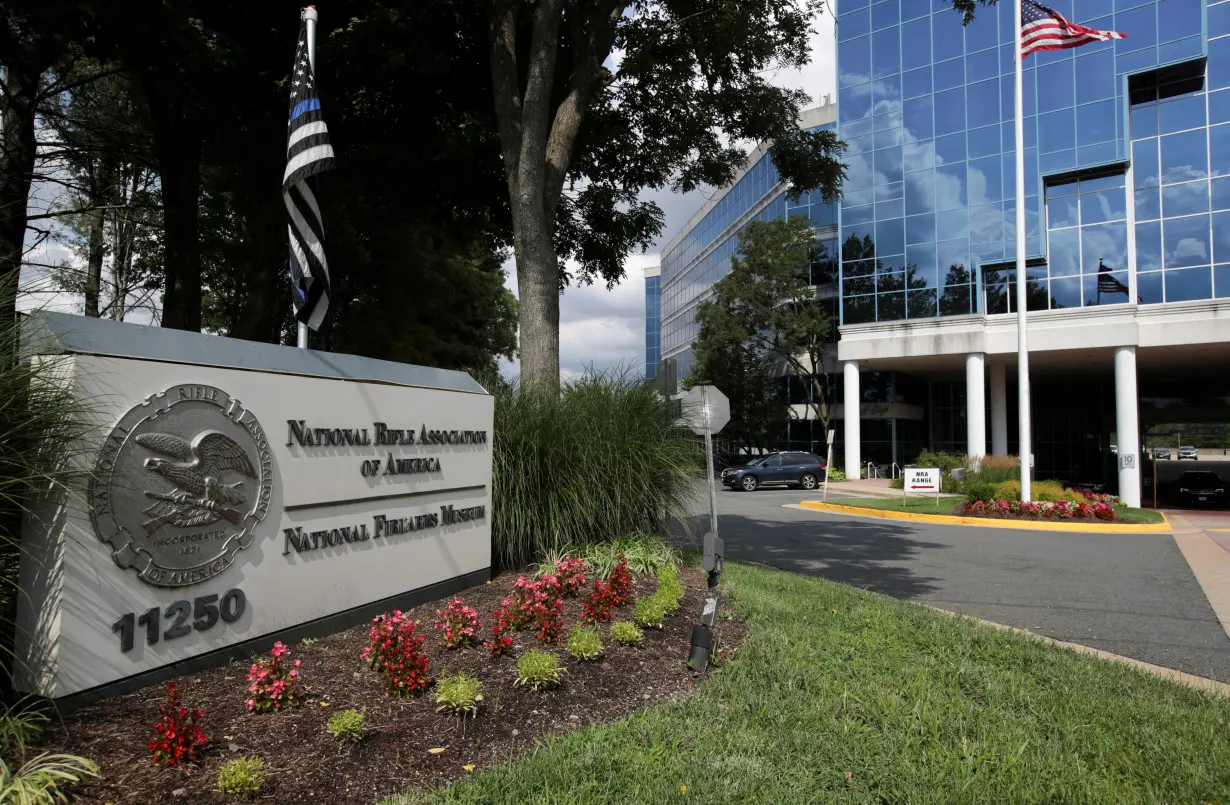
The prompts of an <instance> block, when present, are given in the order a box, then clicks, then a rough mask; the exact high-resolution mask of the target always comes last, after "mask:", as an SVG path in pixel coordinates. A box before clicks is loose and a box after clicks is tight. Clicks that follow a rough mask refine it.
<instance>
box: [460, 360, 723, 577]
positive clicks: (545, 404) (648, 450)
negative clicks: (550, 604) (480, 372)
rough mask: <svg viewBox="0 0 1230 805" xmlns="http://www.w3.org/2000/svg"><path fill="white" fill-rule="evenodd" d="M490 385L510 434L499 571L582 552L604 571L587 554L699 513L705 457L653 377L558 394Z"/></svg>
mask: <svg viewBox="0 0 1230 805" xmlns="http://www.w3.org/2000/svg"><path fill="white" fill-rule="evenodd" d="M484 385H485V386H486V388H487V389H488V390H489V391H491V392H492V394H493V395H494V396H495V426H494V427H495V432H496V433H498V434H500V438H499V439H497V440H495V442H494V447H493V455H492V458H493V462H492V490H491V491H492V496H493V497H494V499H497V500H499V501H500V505H499V506H498V507H496V508H495V510H494V514H493V519H492V523H491V531H492V534H491V536H492V554H493V555H492V560H493V563H494V564H496V565H497V566H498V567H501V568H517V567H524V566H526V565H528V564H530V563H532V562H536V561H539V560H540V559H541V558H542V557H544V556H548V555H552V554H558V553H561V552H563V551H565V550H572V551H573V555H574V556H578V557H580V558H583V559H585V560H586V562H587V563H588V564H589V565H590V568H591V571H593V572H598V571H597V568H596V567H595V566H594V563H593V562H590V561H589V556H588V555H586V554H585V553H584V548H585V546H588V545H590V544H592V543H601V542H605V541H607V540H609V539H610V537H611V535H613V534H631V533H635V532H636V531H637V530H639V529H641V528H644V527H646V525H647V524H648V526H649V528H650V529H651V530H655V529H657V528H658V527H659V526H661V525H662V524H663V523H665V522H668V521H669V519H670V518H672V517H674V516H676V515H679V516H686V514H687V513H688V512H689V511H690V506H691V501H692V497H693V494H694V490H695V484H696V481H697V479H699V478H700V477H701V475H702V472H703V466H704V456H703V454H702V452H701V449H700V445H699V443H698V442H697V440H696V439H694V438H691V437H690V436H684V435H683V434H682V433H681V432H680V431H679V430H678V429H677V428H676V427H675V423H676V421H677V420H678V418H679V413H678V410H677V408H678V404H677V403H676V402H675V401H673V400H669V399H666V398H664V397H663V396H661V395H660V394H659V393H658V391H657V389H655V388H653V387H652V386H651V385H649V384H646V383H645V382H644V380H643V378H641V377H637V376H634V375H633V374H632V373H631V372H629V373H627V374H626V375H617V374H613V373H606V374H594V373H590V374H587V375H586V376H585V377H584V378H582V379H580V380H576V381H568V382H565V383H563V384H562V387H554V388H551V389H547V388H546V387H541V388H540V387H534V386H521V385H519V384H516V383H507V382H504V381H502V380H499V379H495V378H492V380H491V382H488V383H485V384H484ZM606 570H607V571H609V567H608V568H606ZM604 575H605V574H604Z"/></svg>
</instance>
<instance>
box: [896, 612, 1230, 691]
mask: <svg viewBox="0 0 1230 805" xmlns="http://www.w3.org/2000/svg"><path fill="white" fill-rule="evenodd" d="M919 606H923V607H926V608H927V609H930V610H931V611H933V612H939V613H941V614H944V615H948V616H951V617H953V618H958V619H960V620H969V621H973V622H974V623H977V624H979V625H981V626H989V627H991V628H992V629H999V630H1000V631H1004V632H1015V633H1017V634H1020V635H1026V636H1028V637H1033V638H1035V639H1037V640H1041V641H1043V642H1045V643H1050V644H1051V645H1053V646H1059V647H1060V648H1063V649H1067V650H1068V651H1075V652H1076V653H1077V654H1085V655H1087V656H1090V657H1097V658H1098V659H1101V660H1107V661H1108V662H1117V663H1122V664H1124V665H1130V666H1132V667H1133V668H1137V669H1139V670H1141V671H1144V672H1146V673H1149V674H1153V675H1154V676H1157V677H1161V678H1162V679H1167V680H1169V681H1171V682H1174V683H1176V684H1179V685H1185V686H1186V687H1189V688H1194V689H1196V690H1199V691H1202V692H1204V693H1208V694H1210V695H1213V696H1221V697H1224V698H1227V699H1230V685H1228V684H1226V683H1225V682H1218V681H1217V680H1216V679H1209V678H1208V677H1203V676H1196V675H1195V674H1187V673H1184V672H1183V671H1176V670H1175V669H1174V668H1166V667H1164V666H1161V665H1153V664H1152V663H1147V662H1143V661H1141V660H1134V659H1132V658H1131V657H1124V656H1123V655H1122V654H1111V653H1110V652H1109V651H1102V650H1101V649H1096V648H1090V647H1089V646H1082V645H1081V644H1080V643H1068V642H1066V641H1063V640H1056V639H1055V638H1053V637H1047V636H1046V635H1041V634H1038V633H1037V632H1031V631H1029V630H1028V629H1019V628H1017V627H1015V626H1008V625H1006V624H1003V623H996V622H995V621H988V620H983V619H982V618H975V617H974V616H973V615H966V614H964V613H961V612H953V611H952V610H949V609H940V608H939V607H937V606H932V605H931V604H921V603H920V604H919Z"/></svg>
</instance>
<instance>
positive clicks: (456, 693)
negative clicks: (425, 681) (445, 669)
mask: <svg viewBox="0 0 1230 805" xmlns="http://www.w3.org/2000/svg"><path fill="white" fill-rule="evenodd" d="M482 700H483V683H482V681H481V680H479V678H478V677H476V676H473V675H472V674H468V673H466V672H465V671H459V672H458V673H456V674H454V675H453V676H448V675H445V676H442V677H440V680H439V681H438V682H436V704H437V705H439V706H438V707H437V708H436V712H437V713H451V714H452V715H455V716H461V717H462V718H465V717H466V716H476V715H478V703H479V702H481V701H482Z"/></svg>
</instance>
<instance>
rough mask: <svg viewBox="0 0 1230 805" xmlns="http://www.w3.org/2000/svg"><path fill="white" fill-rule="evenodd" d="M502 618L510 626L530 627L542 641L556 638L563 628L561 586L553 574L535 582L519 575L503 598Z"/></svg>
mask: <svg viewBox="0 0 1230 805" xmlns="http://www.w3.org/2000/svg"><path fill="white" fill-rule="evenodd" d="M504 610H505V618H506V620H507V621H508V623H509V626H510V627H511V628H513V629H526V628H529V627H530V626H533V627H534V628H536V629H537V630H538V639H539V640H541V641H542V642H544V643H555V642H558V641H559V638H560V634H561V632H563V629H564V599H563V588H562V587H561V586H560V583H559V579H558V578H556V576H555V575H554V574H553V573H548V574H546V575H544V576H543V577H542V578H540V579H538V580H537V581H534V580H531V579H527V578H526V577H525V576H520V577H518V579H517V580H516V582H514V583H513V594H512V596H511V597H509V598H505V599H504Z"/></svg>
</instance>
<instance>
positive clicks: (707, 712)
mask: <svg viewBox="0 0 1230 805" xmlns="http://www.w3.org/2000/svg"><path fill="white" fill-rule="evenodd" d="M726 571H727V572H726V577H725V581H724V584H725V585H726V586H728V588H729V590H730V593H731V595H732V597H733V603H732V604H731V606H733V607H735V608H737V610H738V611H739V612H740V613H741V614H742V615H743V616H744V617H746V618H747V620H748V625H749V628H750V632H749V636H748V640H747V644H746V645H745V647H744V649H743V651H741V652H740V654H739V656H738V657H737V659H736V660H735V661H734V662H733V663H731V664H730V665H728V666H727V667H725V668H722V669H720V670H718V671H716V672H715V673H713V675H712V677H711V678H710V679H709V680H708V681H707V682H706V684H705V685H704V686H702V687H701V689H700V691H699V692H698V693H697V694H695V695H693V696H691V697H689V698H687V699H683V700H680V701H678V702H676V703H674V704H670V705H664V706H659V707H655V708H652V709H650V710H648V711H646V712H643V713H641V714H638V715H636V716H633V717H632V718H629V719H627V720H625V721H621V722H618V723H616V724H612V725H609V726H595V727H590V728H588V729H585V730H583V731H581V732H578V733H575V734H572V735H569V736H567V737H564V738H559V739H548V740H546V741H544V742H543V744H542V745H541V746H540V747H539V748H538V749H537V750H536V751H535V752H534V754H533V755H531V756H529V757H526V758H523V759H521V760H518V761H514V762H511V763H509V764H507V765H505V766H503V767H499V768H496V769H494V770H492V771H489V772H485V773H480V774H477V775H475V776H474V777H472V778H470V779H467V780H465V781H463V782H461V783H459V784H457V785H455V786H453V787H451V788H447V789H443V790H439V791H434V792H413V793H411V794H409V795H407V796H406V797H404V798H395V799H392V800H388V801H387V805H393V804H394V803H396V805H410V803H414V804H415V805H418V804H419V803H458V802H465V803H538V804H539V805H557V804H558V805H564V804H565V803H608V802H609V803H625V802H634V803H655V804H656V803H670V802H697V803H747V802H758V803H818V802H851V803H853V802H891V803H926V804H927V805H930V803H1000V802H1003V803H1009V802H1011V803H1016V802H1044V801H1045V802H1064V803H1081V804H1082V805H1084V804H1085V803H1125V802H1159V803H1161V802H1168V803H1207V802H1221V803H1227V802H1230V741H1228V740H1227V735H1230V699H1216V698H1213V697H1211V696H1208V695H1205V694H1201V693H1198V692H1196V691H1193V690H1190V689H1188V688H1184V687H1180V686H1178V685H1174V684H1171V683H1169V682H1165V681H1162V680H1160V679H1157V678H1155V677H1151V676H1148V675H1146V674H1145V673H1143V672H1140V671H1136V670H1134V669H1132V668H1129V667H1126V666H1121V665H1119V664H1114V663H1106V662H1102V661H1099V660H1095V659H1093V658H1090V657H1084V656H1081V655H1077V654H1075V653H1072V652H1068V651H1064V650H1063V649H1059V648H1056V647H1053V646H1050V645H1047V644H1044V643H1042V642H1041V641H1037V640H1032V639H1030V638H1028V637H1024V636H1022V635H1018V634H1012V633H1006V632H1001V631H998V630H994V629H991V628H989V627H981V626H977V625H975V624H973V623H972V622H969V621H963V620H958V619H956V618H952V617H948V616H945V615H940V614H936V613H933V612H930V611H928V610H926V609H924V608H922V607H918V606H916V605H911V604H907V603H904V602H900V601H896V600H893V599H890V598H886V597H883V596H879V595H875V594H872V593H867V592H864V591H860V590H857V589H854V588H851V587H846V586H843V585H839V584H835V583H832V582H828V581H825V580H822V579H815V578H810V577H807V576H802V575H798V574H793V573H786V572H782V571H777V570H772V569H769V568H765V567H761V566H753V565H746V564H742V563H737V562H729V563H727V565H726ZM724 606H725V604H724ZM682 660H683V658H682V657H681V658H680V661H681V662H682ZM543 706H544V707H548V708H549V707H551V698H550V696H549V694H544V695H543ZM482 717H483V716H481V715H480V716H479V718H482ZM684 786H686V791H685V789H684Z"/></svg>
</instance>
